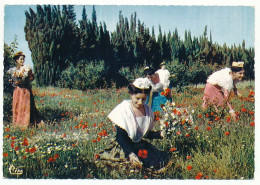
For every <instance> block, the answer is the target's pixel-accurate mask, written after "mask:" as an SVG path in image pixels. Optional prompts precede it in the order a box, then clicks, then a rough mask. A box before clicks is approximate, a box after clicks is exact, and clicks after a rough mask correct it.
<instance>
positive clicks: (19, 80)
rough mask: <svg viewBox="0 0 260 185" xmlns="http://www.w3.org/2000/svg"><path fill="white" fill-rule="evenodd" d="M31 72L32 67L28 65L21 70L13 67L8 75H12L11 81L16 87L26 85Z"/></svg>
mask: <svg viewBox="0 0 260 185" xmlns="http://www.w3.org/2000/svg"><path fill="white" fill-rule="evenodd" d="M30 70H31V67H30V66H28V65H24V66H22V67H21V68H20V69H17V68H16V67H12V68H11V69H9V70H8V71H7V73H8V74H10V75H11V79H10V80H9V81H10V82H11V83H13V85H14V86H17V85H18V84H24V83H25V82H26V78H27V77H28V72H29V71H30Z"/></svg>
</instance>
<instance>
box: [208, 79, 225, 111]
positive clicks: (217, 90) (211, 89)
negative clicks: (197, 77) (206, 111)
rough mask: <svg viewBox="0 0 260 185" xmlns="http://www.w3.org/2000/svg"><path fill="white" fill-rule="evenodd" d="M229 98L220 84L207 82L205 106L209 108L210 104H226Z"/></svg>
mask: <svg viewBox="0 0 260 185" xmlns="http://www.w3.org/2000/svg"><path fill="white" fill-rule="evenodd" d="M226 101H227V98H225V96H224V92H223V91H222V90H221V87H220V86H218V85H212V84H210V83H207V84H206V87H205V90H204V96H203V108H207V106H209V105H214V106H217V107H218V106H224V104H225V103H226Z"/></svg>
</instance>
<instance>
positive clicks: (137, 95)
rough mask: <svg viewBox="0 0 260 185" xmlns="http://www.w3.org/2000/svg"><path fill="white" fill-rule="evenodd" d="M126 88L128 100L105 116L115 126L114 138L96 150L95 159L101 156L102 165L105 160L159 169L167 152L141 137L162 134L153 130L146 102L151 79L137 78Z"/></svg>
mask: <svg viewBox="0 0 260 185" xmlns="http://www.w3.org/2000/svg"><path fill="white" fill-rule="evenodd" d="M128 90H129V94H130V97H131V99H130V100H124V101H123V102H122V103H120V104H119V105H117V106H116V107H115V108H114V109H113V110H112V111H111V112H110V113H109V115H108V118H109V119H110V120H111V121H112V123H113V124H114V125H115V127H116V140H115V141H113V142H112V143H111V144H110V146H108V147H107V148H106V149H104V150H102V151H101V152H99V153H98V158H100V159H103V164H104V163H105V161H113V162H116V161H117V162H123V161H125V162H126V161H129V162H130V166H131V167H134V168H138V167H140V168H141V167H145V168H151V167H153V169H160V168H162V167H164V166H166V164H167V163H168V160H169V156H168V154H167V153H166V152H164V151H160V150H158V149H156V148H155V147H154V146H153V145H152V144H150V143H148V142H147V141H145V140H143V139H144V138H148V139H160V138H162V137H163V135H162V134H161V132H160V131H157V132H156V131H152V129H153V127H154V122H153V121H154V114H153V112H152V110H151V108H150V107H149V106H148V105H146V104H145V101H146V98H147V96H148V94H149V93H150V91H151V86H150V82H149V81H148V79H146V78H138V79H136V80H135V81H134V82H133V83H132V84H129V86H128ZM129 162H128V164H129ZM113 164H114V163H113ZM126 164H127V163H126ZM114 165H115V164H114ZM124 167H125V166H124ZM131 167H130V168H131Z"/></svg>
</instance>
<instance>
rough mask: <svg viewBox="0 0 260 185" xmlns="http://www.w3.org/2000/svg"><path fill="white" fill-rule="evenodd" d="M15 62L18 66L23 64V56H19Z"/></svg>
mask: <svg viewBox="0 0 260 185" xmlns="http://www.w3.org/2000/svg"><path fill="white" fill-rule="evenodd" d="M16 63H17V65H18V66H23V64H24V56H20V57H19V58H18V59H17V60H16Z"/></svg>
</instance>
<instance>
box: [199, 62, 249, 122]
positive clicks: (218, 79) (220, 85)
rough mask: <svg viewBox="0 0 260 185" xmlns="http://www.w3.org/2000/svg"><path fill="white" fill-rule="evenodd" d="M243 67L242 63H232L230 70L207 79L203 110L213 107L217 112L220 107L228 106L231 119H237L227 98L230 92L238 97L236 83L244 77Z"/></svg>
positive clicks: (226, 69)
mask: <svg viewBox="0 0 260 185" xmlns="http://www.w3.org/2000/svg"><path fill="white" fill-rule="evenodd" d="M243 65H244V62H233V63H232V66H231V68H224V69H222V70H219V71H217V72H215V73H213V74H212V75H210V76H209V77H208V79H207V84H206V87H205V90H204V96H203V105H202V107H203V109H207V107H208V106H209V105H213V106H214V108H215V110H216V111H218V110H219V108H220V107H221V108H225V106H228V108H229V113H230V114H231V116H232V118H233V119H234V120H236V119H237V116H236V114H235V111H234V109H233V107H232V105H231V104H230V102H229V96H230V93H231V91H232V90H234V93H235V94H236V95H238V96H240V93H239V92H238V91H237V88H236V83H237V82H239V81H241V80H242V79H243V77H244V73H245V71H244V68H243Z"/></svg>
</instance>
